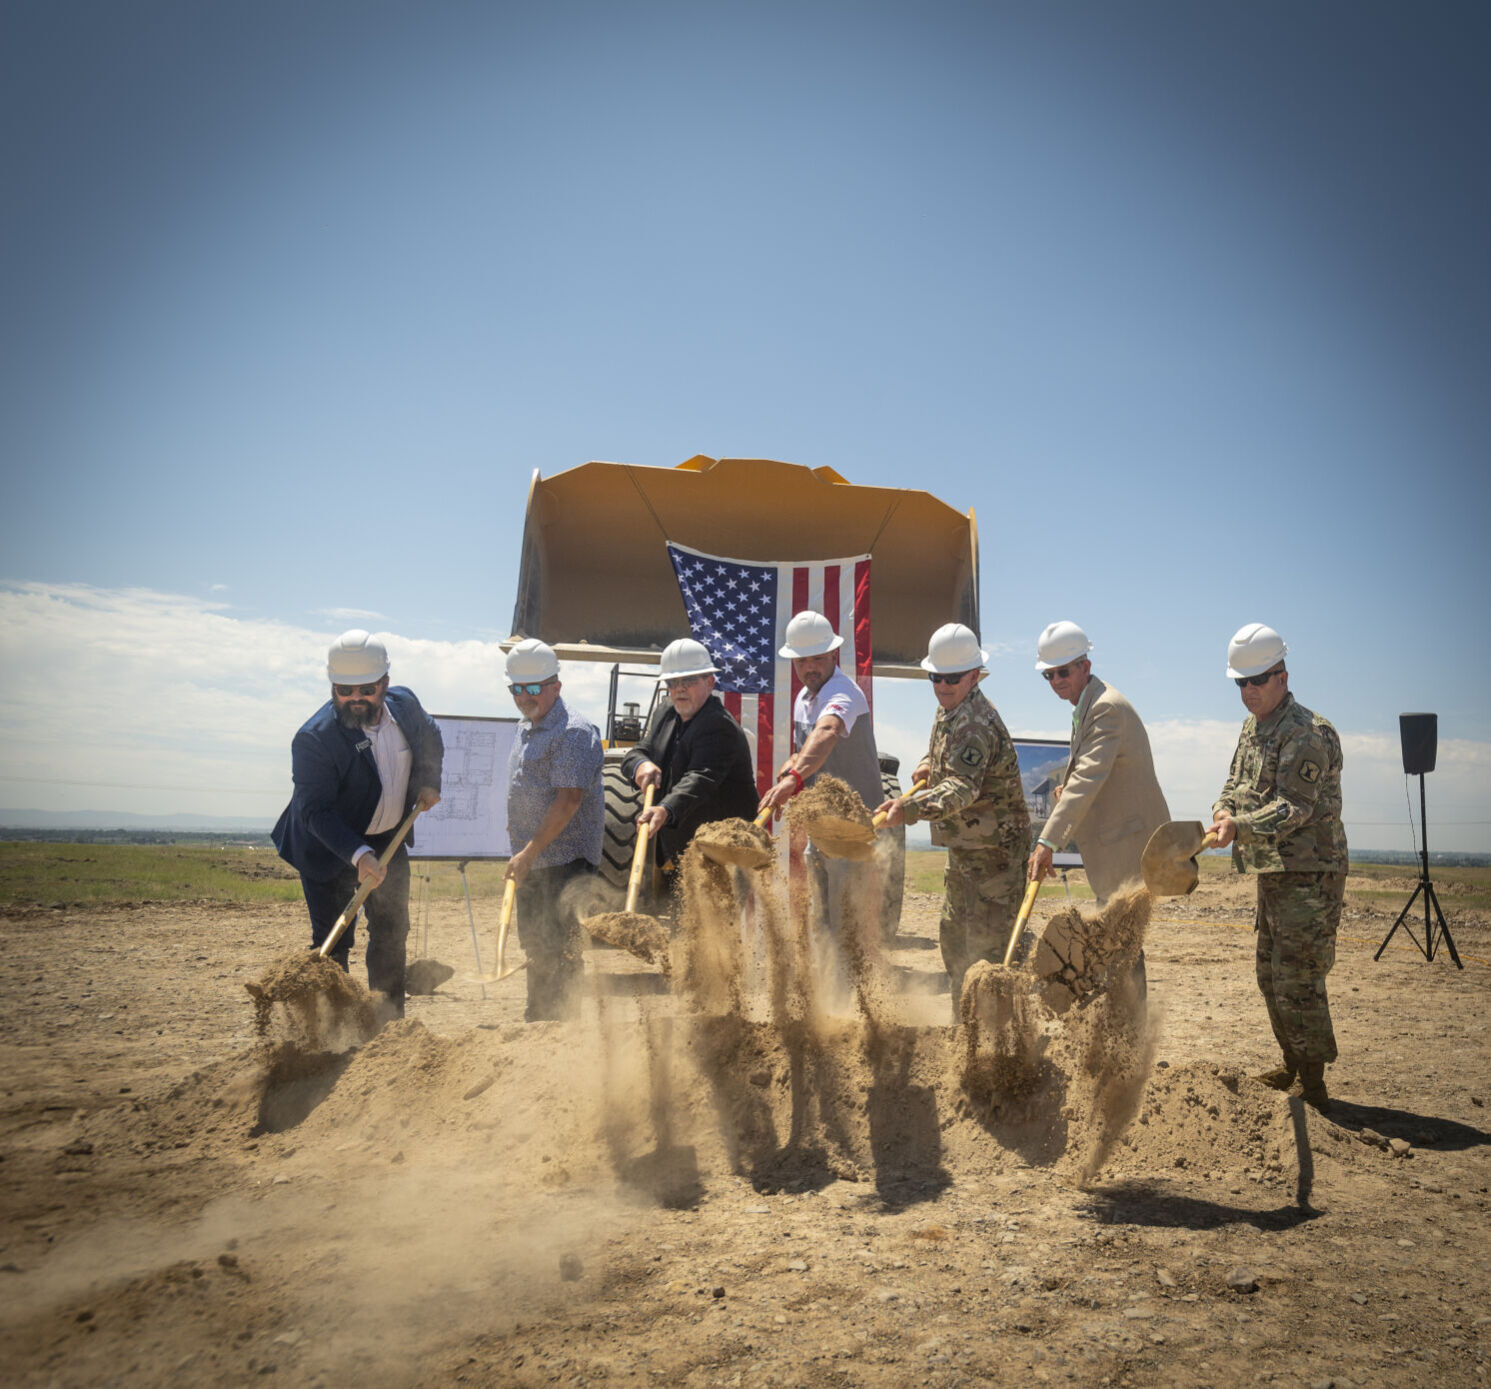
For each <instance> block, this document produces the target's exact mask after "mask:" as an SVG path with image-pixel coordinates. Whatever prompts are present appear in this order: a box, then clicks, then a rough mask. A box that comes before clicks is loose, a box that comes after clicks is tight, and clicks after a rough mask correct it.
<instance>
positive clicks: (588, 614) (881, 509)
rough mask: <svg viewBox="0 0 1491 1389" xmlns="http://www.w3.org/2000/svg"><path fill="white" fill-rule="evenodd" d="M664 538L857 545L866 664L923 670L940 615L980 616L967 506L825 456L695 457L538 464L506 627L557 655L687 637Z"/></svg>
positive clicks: (632, 649) (842, 551)
mask: <svg viewBox="0 0 1491 1389" xmlns="http://www.w3.org/2000/svg"><path fill="white" fill-rule="evenodd" d="M665 541H672V542H673V543H675V544H678V545H686V546H688V547H690V548H691V549H695V550H703V551H704V552H706V553H707V554H712V555H720V556H723V557H726V558H729V559H740V560H755V561H758V562H761V563H786V562H796V561H812V560H824V559H835V558H839V557H841V556H848V555H861V554H868V555H869V556H870V558H871V571H870V572H871V579H870V584H871V612H872V614H873V616H872V622H871V632H872V641H873V646H874V661H875V673H876V674H877V675H907V676H917V677H920V676H921V675H922V674H923V672H922V671H921V669H920V667H919V665H918V662H919V661H920V660H921V658H922V656H923V654H924V653H925V652H926V649H927V638H928V637H929V636H930V635H931V634H932V632H933V631H934V630H936V628H938V627H940V626H942V624H943V623H945V622H962V623H965V624H967V625H968V626H969V627H971V628H972V629H973V630H974V631H975V632H977V631H978V630H979V623H978V535H977V530H976V527H975V523H974V517H973V512H972V511H969V512H968V514H967V515H964V514H962V513H961V512H958V511H955V510H953V508H952V507H950V506H948V505H947V504H946V503H944V502H940V501H938V500H937V498H936V497H933V496H932V495H930V494H929V493H927V492H918V491H913V490H911V489H903V488H896V487H859V486H855V485H854V484H852V483H849V482H846V481H845V480H844V479H843V478H842V477H840V476H839V475H838V474H837V473H836V472H834V471H833V470H832V469H831V468H805V467H802V466H801V465H799V464H796V463H779V462H776V461H775V460H772V459H768V458H721V459H713V458H706V457H704V456H703V455H699V456H697V457H694V458H691V459H689V460H688V461H687V462H686V463H681V464H679V465H678V467H676V468H644V467H636V466H634V465H632V464H629V463H586V464H584V465H583V466H581V467H578V468H571V469H570V470H569V471H567V472H563V473H559V474H556V475H555V476H554V477H551V478H541V477H540V476H539V475H538V473H537V472H535V473H534V475H533V482H532V485H531V486H530V487H529V490H528V511H527V516H526V519H525V521H524V526H523V555H522V561H521V564H520V567H519V573H518V597H517V602H516V604H515V606H514V609H513V627H512V637H511V638H510V640H513V641H516V640H519V639H520V638H522V637H538V638H539V639H540V640H541V641H545V642H547V643H548V644H549V645H550V646H552V647H554V649H555V650H556V651H557V652H558V653H559V655H560V656H561V657H562V658H564V659H566V660H597V661H634V662H642V663H656V661H657V658H658V654H659V653H660V652H661V650H662V648H663V647H664V646H666V645H667V644H668V643H669V642H670V641H673V640H674V639H675V638H677V637H686V636H688V635H689V624H688V619H687V617H686V616H685V613H684V607H683V599H682V597H681V596H680V595H679V591H678V581H677V579H676V578H675V577H674V574H673V567H672V565H671V564H670V563H669V562H668V554H667V550H666V549H665V547H664V542H665Z"/></svg>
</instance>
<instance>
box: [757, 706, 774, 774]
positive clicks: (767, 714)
mask: <svg viewBox="0 0 1491 1389" xmlns="http://www.w3.org/2000/svg"><path fill="white" fill-rule="evenodd" d="M775 703H776V701H775V700H774V699H772V698H771V697H770V696H769V695H763V696H762V697H761V698H760V699H758V700H757V701H756V794H757V795H759V796H764V795H765V794H766V793H767V792H768V791H769V790H771V784H772V782H773V781H775V780H776V770H777V769H776V768H775V767H774V766H773V765H772V762H773V760H774V759H773V757H772V745H771V740H772V708H771V706H772V705H773V704H775Z"/></svg>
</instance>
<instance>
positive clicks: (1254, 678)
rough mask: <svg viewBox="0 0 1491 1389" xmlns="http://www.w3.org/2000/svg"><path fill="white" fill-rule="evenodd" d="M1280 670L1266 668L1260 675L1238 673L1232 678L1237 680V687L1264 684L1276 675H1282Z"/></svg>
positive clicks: (1242, 687)
mask: <svg viewBox="0 0 1491 1389" xmlns="http://www.w3.org/2000/svg"><path fill="white" fill-rule="evenodd" d="M1283 673H1284V672H1283V671H1282V670H1266V671H1264V672H1263V674H1262V675H1238V676H1234V677H1233V678H1234V679H1235V680H1236V681H1237V688H1238V689H1240V690H1241V689H1244V688H1245V687H1246V686H1248V685H1266V684H1268V682H1269V681H1270V680H1272V679H1273V678H1274V676H1276V675H1282V674H1283Z"/></svg>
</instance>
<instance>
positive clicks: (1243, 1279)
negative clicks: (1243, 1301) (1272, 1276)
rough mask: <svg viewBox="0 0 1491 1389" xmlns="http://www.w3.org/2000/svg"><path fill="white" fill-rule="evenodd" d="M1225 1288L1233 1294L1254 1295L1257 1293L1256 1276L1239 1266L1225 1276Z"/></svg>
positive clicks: (1249, 1270)
mask: <svg viewBox="0 0 1491 1389" xmlns="http://www.w3.org/2000/svg"><path fill="white" fill-rule="evenodd" d="M1227 1286H1228V1287H1229V1288H1230V1289H1231V1290H1232V1291H1233V1292H1235V1293H1256V1292H1257V1291H1258V1275H1257V1274H1256V1273H1254V1272H1253V1270H1252V1269H1250V1268H1244V1267H1243V1266H1242V1265H1241V1264H1238V1266H1237V1267H1236V1268H1235V1269H1233V1270H1232V1272H1231V1273H1229V1274H1228V1275H1227Z"/></svg>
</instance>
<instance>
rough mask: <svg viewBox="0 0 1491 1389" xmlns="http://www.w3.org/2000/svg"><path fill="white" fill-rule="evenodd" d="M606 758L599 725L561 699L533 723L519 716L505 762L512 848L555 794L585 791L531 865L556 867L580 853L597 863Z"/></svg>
mask: <svg viewBox="0 0 1491 1389" xmlns="http://www.w3.org/2000/svg"><path fill="white" fill-rule="evenodd" d="M605 761H606V754H605V749H604V748H602V747H601V735H600V730H599V729H598V728H597V727H596V726H595V725H594V724H593V723H591V722H590V720H589V719H587V718H586V717H585V716H584V715H583V714H575V713H571V712H570V710H569V709H568V708H567V707H566V705H565V703H564V700H563V699H562V698H561V699H556V700H555V701H554V706H553V708H551V709H550V710H549V712H548V713H547V714H546V715H545V716H544V717H543V718H542V719H541V720H540V721H539V722H538V723H537V724H532V723H529V722H528V720H527V719H524V720H523V722H522V723H520V724H519V725H518V736H517V737H516V738H514V739H513V750H512V753H511V754H510V755H509V757H508V762H507V832H508V836H509V838H510V839H511V841H512V849H513V852H514V853H517V852H518V851H519V850H520V849H522V848H523V847H524V846H525V845H526V844H527V843H528V841H529V840H530V839H532V838H533V836H534V835H535V834H536V833H537V832H538V827H539V826H540V825H541V824H543V822H544V816H546V815H547V814H548V813H549V807H550V806H551V805H552V804H553V803H554V793H555V792H556V791H558V790H560V789H562V788H565V787H569V788H576V787H577V788H579V789H580V790H583V791H584V792H585V793H586V794H585V799H584V800H582V801H581V802H580V808H579V809H578V810H576V811H575V813H574V815H573V816H571V817H570V822H569V824H567V825H566V826H565V827H564V828H563V829H562V830H560V831H559V833H558V835H557V836H555V838H554V841H553V842H552V843H551V844H550V845H549V846H548V847H547V848H546V849H544V851H543V852H542V853H541V854H539V856H538V858H537V859H536V860H535V861H534V864H533V866H534V867H535V868H557V867H558V866H559V865H560V864H562V863H572V862H573V861H574V860H575V859H581V858H582V859H585V860H586V861H587V862H588V863H590V864H592V865H594V864H598V863H599V862H600V861H601V842H602V840H603V839H604V837H605V829H606V798H605V794H604V791H603V790H602V769H603V767H604V766H605Z"/></svg>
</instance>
